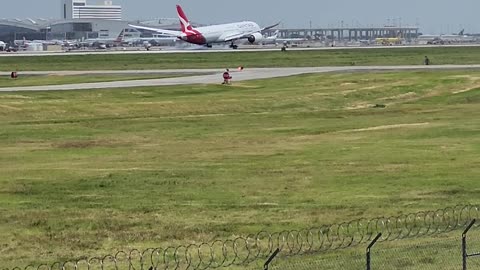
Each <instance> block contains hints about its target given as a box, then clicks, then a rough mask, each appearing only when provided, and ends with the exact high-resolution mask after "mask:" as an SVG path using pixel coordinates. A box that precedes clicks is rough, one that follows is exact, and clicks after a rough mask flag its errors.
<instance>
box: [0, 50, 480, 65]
mask: <svg viewBox="0 0 480 270" xmlns="http://www.w3.org/2000/svg"><path fill="white" fill-rule="evenodd" d="M425 55H428V57H429V58H430V60H431V62H432V64H434V65H439V64H478V63H480V47H443V48H442V47H426V48H394V49H392V48H378V49H348V50H321V51H293V50H292V51H287V52H285V53H284V52H280V50H279V51H277V52H245V51H238V52H225V53H187V54H185V53H180V54H178V53H177V54H148V53H146V54H125V55H109V54H104V55H73V56H20V57H2V58H1V61H0V71H12V70H16V69H18V70H19V71H22V70H23V71H24V70H29V71H36V70H111V69H115V70H122V69H164V68H225V67H238V66H244V67H247V68H248V67H292V66H298V67H307V66H308V67H310V66H312V67H316V66H350V65H421V64H423V59H424V56H425Z"/></svg>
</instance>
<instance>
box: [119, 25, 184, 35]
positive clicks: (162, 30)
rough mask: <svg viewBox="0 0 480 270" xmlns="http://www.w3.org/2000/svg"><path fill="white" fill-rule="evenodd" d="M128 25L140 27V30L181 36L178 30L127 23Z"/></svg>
mask: <svg viewBox="0 0 480 270" xmlns="http://www.w3.org/2000/svg"><path fill="white" fill-rule="evenodd" d="M128 26H130V27H133V28H135V29H142V30H149V31H153V32H157V33H159V34H162V35H165V36H170V37H180V36H182V32H180V31H172V30H166V29H159V28H152V27H147V26H139V25H132V24H129V25H128Z"/></svg>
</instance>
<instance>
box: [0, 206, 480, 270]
mask: <svg viewBox="0 0 480 270" xmlns="http://www.w3.org/2000/svg"><path fill="white" fill-rule="evenodd" d="M474 218H476V219H479V218H480V207H479V206H475V205H466V206H455V207H447V208H444V209H439V210H434V211H421V212H417V213H410V214H402V215H398V216H391V217H377V218H373V219H369V220H368V219H364V218H362V219H357V220H353V221H350V222H344V223H339V224H331V225H323V226H320V227H312V228H308V229H302V230H290V231H287V230H285V231H281V232H274V233H269V232H266V231H260V232H258V233H257V234H251V235H248V236H245V237H236V238H234V239H228V240H215V241H213V242H210V243H207V242H204V243H197V244H190V245H181V246H176V247H174V246H170V247H166V248H161V247H157V248H148V249H146V250H144V251H140V250H138V249H133V250H131V251H129V252H126V251H118V252H117V253H116V254H110V255H105V256H103V257H92V258H85V257H83V258H81V259H75V260H69V261H65V262H55V263H53V264H51V265H47V264H41V265H38V266H34V265H28V266H26V267H24V268H20V267H15V268H12V269H8V268H5V269H3V270H93V269H100V270H106V269H116V270H121V269H125V270H127V269H128V270H147V269H148V270H207V269H217V268H221V267H229V266H239V265H248V264H250V263H252V262H254V261H256V260H259V259H265V258H267V257H268V256H269V255H270V254H271V253H272V252H273V251H274V250H276V249H277V248H279V249H280V250H281V254H282V256H297V255H305V254H312V253H322V252H326V251H331V250H338V249H345V248H349V247H354V246H358V245H360V244H364V243H367V242H369V241H371V240H372V239H373V238H374V237H375V236H376V235H377V234H378V233H382V237H381V238H380V239H379V241H380V242H382V241H394V240H401V239H408V238H419V237H425V236H432V235H437V234H441V233H447V232H451V231H454V230H457V229H463V228H464V227H465V226H466V225H467V224H468V223H469V222H470V221H471V220H472V219H474ZM478 226H479V225H478V223H477V225H476V227H478Z"/></svg>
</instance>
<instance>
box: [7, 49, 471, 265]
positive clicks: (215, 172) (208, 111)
mask: <svg viewBox="0 0 480 270" xmlns="http://www.w3.org/2000/svg"><path fill="white" fill-rule="evenodd" d="M158 57H160V56H158ZM2 65H3V62H2ZM376 104H378V105H385V106H386V107H384V108H382V107H383V106H375V105H376ZM479 104H480V72H474V71H448V72H446V71H445V72H401V73H394V72H392V73H369V74H364V73H353V74H346V73H343V74H317V75H303V76H297V77H289V78H282V79H274V80H262V81H249V82H243V83H237V84H235V85H233V86H231V87H225V86H221V85H195V86H178V87H155V88H135V89H112V90H96V91H77V92H38V93H1V94H0V217H1V218H0V239H2V241H1V242H0V251H1V252H0V265H2V266H4V267H11V266H14V265H15V266H16V265H20V266H24V265H26V264H27V263H30V262H35V263H38V262H45V261H52V260H55V259H66V258H72V257H79V256H81V255H101V254H105V253H111V252H114V251H116V250H121V249H129V248H140V249H142V248H146V247H153V246H166V245H168V244H180V243H181V244H188V243H191V242H194V241H210V240H212V239H214V238H222V239H223V238H228V237H232V236H234V235H243V234H247V233H251V232H256V231H258V230H261V229H265V230H268V231H276V230H280V229H294V228H305V227H310V226H316V225H320V224H326V223H331V222H339V221H347V220H351V219H355V218H359V217H375V216H383V215H391V214H397V213H400V212H412V211H418V210H425V209H436V208H443V207H445V206H451V205H455V204H466V203H469V202H472V203H478V202H479V201H480V200H479V198H480V197H479V194H480V185H479V184H478V180H479V179H478V175H479V174H480V136H479V134H480V111H479Z"/></svg>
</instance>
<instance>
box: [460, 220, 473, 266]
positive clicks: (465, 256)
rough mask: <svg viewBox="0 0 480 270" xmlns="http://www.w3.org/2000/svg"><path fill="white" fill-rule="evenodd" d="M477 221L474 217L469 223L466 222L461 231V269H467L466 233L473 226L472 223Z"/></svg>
mask: <svg viewBox="0 0 480 270" xmlns="http://www.w3.org/2000/svg"><path fill="white" fill-rule="evenodd" d="M475 222H477V220H476V219H474V220H472V222H470V224H468V226H467V228H466V229H465V231H463V233H462V259H463V270H467V259H468V257H469V256H468V253H467V233H468V231H470V229H471V228H472V227H473V225H474V224H475Z"/></svg>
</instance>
